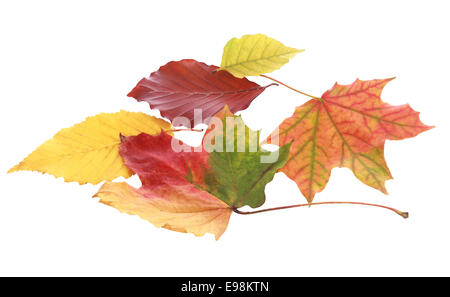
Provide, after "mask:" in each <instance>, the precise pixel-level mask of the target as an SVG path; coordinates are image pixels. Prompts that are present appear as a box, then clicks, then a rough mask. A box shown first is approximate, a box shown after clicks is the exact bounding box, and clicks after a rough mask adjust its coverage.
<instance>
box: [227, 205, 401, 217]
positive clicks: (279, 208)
mask: <svg viewBox="0 0 450 297" xmlns="http://www.w3.org/2000/svg"><path fill="white" fill-rule="evenodd" d="M323 204H356V205H366V206H374V207H380V208H384V209H388V210H391V211H393V212H395V213H396V214H398V215H399V216H402V217H403V218H405V219H407V218H408V213H407V212H403V211H400V210H397V209H395V208H392V207H388V206H384V205H379V204H372V203H364V202H343V201H329V202H316V203H305V204H295V205H288V206H280V207H274V208H266V209H261V210H255V211H241V210H239V209H237V208H233V211H234V212H235V213H238V214H242V215H248V214H255V213H260V212H266V211H273V210H281V209H287V208H294V207H302V206H311V205H323Z"/></svg>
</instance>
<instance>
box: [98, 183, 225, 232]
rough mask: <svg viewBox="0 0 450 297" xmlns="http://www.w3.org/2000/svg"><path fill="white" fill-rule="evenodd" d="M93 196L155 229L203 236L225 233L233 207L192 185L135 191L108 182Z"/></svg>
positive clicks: (121, 184)
mask: <svg viewBox="0 0 450 297" xmlns="http://www.w3.org/2000/svg"><path fill="white" fill-rule="evenodd" d="M94 197H98V198H100V202H102V203H104V204H107V205H109V206H112V207H115V208H116V209H118V210H119V211H120V212H124V213H127V214H131V215H138V216H139V217H141V218H142V219H144V220H147V221H149V222H150V223H152V224H153V225H155V226H156V227H162V228H166V229H169V230H173V231H177V232H187V233H193V234H195V235H196V236H202V235H204V234H205V233H211V234H214V235H215V237H216V239H219V237H220V236H221V235H222V234H223V233H224V232H225V230H226V228H227V226H228V221H229V219H230V215H231V212H232V210H231V208H230V207H229V206H228V205H227V204H226V203H225V202H223V201H221V200H219V199H217V198H216V197H214V196H212V195H211V194H209V193H208V192H205V191H203V190H200V189H197V188H196V187H195V186H193V185H189V184H184V185H164V186H159V187H153V188H149V187H147V188H144V187H143V188H141V189H139V190H138V189H135V188H133V187H131V186H130V185H128V184H127V183H113V182H106V183H105V184H104V185H103V186H102V187H101V188H100V190H99V191H98V192H97V194H95V196H94Z"/></svg>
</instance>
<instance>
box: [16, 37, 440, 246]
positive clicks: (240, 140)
mask: <svg viewBox="0 0 450 297" xmlns="http://www.w3.org/2000/svg"><path fill="white" fill-rule="evenodd" d="M301 52H302V50H298V49H295V48H291V47H287V46H285V45H283V44H282V43H281V42H279V41H276V40H274V39H272V38H269V37H267V36H265V35H262V34H256V35H245V36H243V37H242V38H240V39H237V38H233V39H231V40H230V41H229V42H228V43H227V44H226V45H225V48H224V51H223V57H222V63H221V65H220V67H218V66H213V65H206V64H205V63H202V62H198V61H195V60H192V59H185V60H181V61H172V62H169V63H167V64H166V65H164V66H162V67H160V68H159V70H157V71H155V72H153V73H151V74H150V76H149V77H147V78H143V79H142V80H140V81H139V82H138V84H137V85H136V86H135V87H134V88H133V89H132V90H131V92H130V93H129V94H128V96H129V97H132V98H135V99H136V100H137V101H145V102H147V103H148V104H149V105H150V108H152V109H157V110H159V111H160V113H161V116H162V117H164V118H166V119H168V120H169V121H170V122H169V121H166V120H164V119H159V118H156V117H153V116H150V115H146V114H144V113H138V112H127V111H120V112H117V113H112V114H105V113H102V114H99V115H96V116H93V117H89V118H87V119H86V120H85V121H84V122H82V123H79V124H76V125H74V126H72V127H70V128H66V129H62V130H61V131H59V132H58V133H57V134H56V135H55V136H54V137H53V138H52V139H50V140H48V141H47V142H45V143H43V144H42V145H41V146H39V147H38V148H37V149H36V150H35V151H34V152H33V153H31V154H30V155H29V156H28V157H26V158H25V159H24V160H23V161H22V162H20V163H19V164H17V165H16V166H14V167H13V168H11V169H10V171H9V172H13V171H19V170H33V171H39V172H42V173H49V174H52V175H54V176H55V177H63V178H64V180H65V181H66V182H72V181H75V182H78V183H80V184H85V183H91V184H98V183H100V182H105V183H104V184H103V185H102V186H101V188H100V189H99V191H98V192H97V193H96V194H95V196H94V197H97V198H99V199H100V202H102V203H104V204H107V205H110V206H112V207H115V208H117V209H118V210H119V211H121V212H124V213H128V214H132V215H138V216H140V217H141V218H143V219H145V220H148V221H149V222H151V223H152V224H154V225H155V226H157V227H163V228H167V229H170V230H174V231H179V232H189V233H193V234H195V235H197V236H201V235H204V234H205V233H212V234H214V235H215V237H216V239H218V238H219V237H220V236H221V235H222V234H223V233H224V232H225V230H226V228H227V225H228V221H229V219H230V215H231V213H232V212H233V211H234V212H237V213H240V211H239V210H238V208H240V207H243V206H250V207H252V208H258V207H260V206H261V205H263V204H264V202H265V193H264V189H265V186H266V184H267V183H269V182H270V181H272V179H273V177H274V175H275V173H277V172H279V171H281V172H283V173H285V174H286V175H287V176H288V177H289V178H290V179H292V180H293V181H295V183H296V184H297V185H298V187H299V189H300V191H301V193H303V195H304V196H305V198H306V200H307V202H308V203H309V204H311V203H312V201H313V199H314V196H315V195H316V194H317V193H318V192H320V191H322V190H323V189H324V188H325V186H326V184H327V182H328V179H329V177H330V173H331V169H332V168H334V167H347V168H349V169H350V170H352V171H353V173H354V175H355V177H356V178H357V179H359V180H360V181H361V182H363V183H364V184H366V185H368V186H370V187H373V188H375V189H378V190H380V191H381V192H383V193H387V192H386V188H385V181H386V180H388V179H391V178H392V176H391V173H390V171H389V168H388V167H387V164H386V161H385V159H384V143H385V141H386V140H388V139H389V140H393V139H404V138H408V137H414V136H416V135H417V134H419V133H421V132H423V131H426V130H428V129H430V128H432V127H430V126H426V125H424V124H423V123H422V122H421V121H420V119H419V116H418V112H416V111H414V110H413V109H412V108H411V107H410V106H409V105H401V106H392V105H389V104H387V103H384V102H383V101H382V100H381V97H380V96H381V93H382V90H383V87H384V86H385V85H386V84H387V83H388V82H389V81H391V80H392V79H390V78H388V79H374V80H368V81H362V80H358V79H357V80H356V81H355V82H354V83H352V84H351V85H339V84H337V83H336V84H335V85H334V86H333V87H332V88H331V89H330V90H328V91H326V92H325V93H324V94H323V95H322V96H321V97H315V96H310V95H308V96H309V97H311V99H310V100H309V101H307V102H306V103H304V104H303V105H300V106H298V107H297V108H296V109H295V112H294V114H293V115H292V116H291V117H289V118H287V119H285V120H284V121H283V122H282V123H281V125H279V127H277V128H276V129H275V131H274V132H273V133H272V134H271V135H270V136H269V137H268V138H267V139H265V140H263V141H261V140H260V139H259V131H253V130H251V129H249V128H248V127H247V126H246V125H245V123H244V122H243V120H242V118H241V117H240V116H236V115H235V113H236V112H238V111H241V110H244V109H246V108H247V107H248V106H249V105H250V104H251V102H252V101H253V100H254V99H255V98H256V97H257V96H258V95H260V94H261V93H263V92H264V90H265V89H266V88H268V87H270V86H271V85H274V83H270V84H267V85H265V86H260V85H258V84H256V83H255V82H252V81H250V80H248V79H247V78H246V77H248V76H260V75H261V76H263V77H266V78H269V79H271V78H270V77H267V76H265V75H264V74H265V73H270V72H272V71H274V70H277V69H279V68H281V67H282V66H283V65H284V64H286V63H287V62H288V61H289V59H291V58H293V57H294V56H295V55H297V54H298V53H301ZM272 80H274V79H272ZM275 81H276V80H275ZM299 93H301V92H299ZM199 123H205V124H207V125H208V129H207V130H206V132H205V134H204V137H203V141H202V143H201V145H199V146H198V147H191V146H189V145H187V144H185V143H183V142H181V141H180V140H178V139H176V138H175V137H174V136H173V135H174V132H176V131H177V128H176V127H179V126H184V127H186V128H193V127H194V125H195V124H199ZM190 133H198V132H190ZM265 143H273V144H277V145H278V146H279V148H278V150H276V151H266V150H264V149H263V148H262V147H261V145H262V144H265ZM263 160H266V161H263ZM134 174H137V175H138V176H139V178H140V180H141V183H142V186H141V187H140V188H138V189H136V188H134V187H132V186H130V185H129V184H127V183H126V182H113V180H115V179H116V178H118V177H124V178H128V177H130V176H132V175H134Z"/></svg>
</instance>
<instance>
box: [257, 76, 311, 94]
mask: <svg viewBox="0 0 450 297" xmlns="http://www.w3.org/2000/svg"><path fill="white" fill-rule="evenodd" d="M260 76H262V77H265V78H267V79H270V80H273V81H274V82H277V83H279V84H280V85H282V86H285V87H286V88H288V89H291V90H292V91H295V92H297V93H300V94H302V95H305V96H308V97H310V98H313V99H318V100H320V98H319V97H316V96H313V95H309V94H307V93H304V92H302V91H299V90H297V89H295V88H293V87H291V86H288V85H287V84H285V83H282V82H281V81H279V80H276V79H275V78H272V77H270V76H267V75H264V74H261V75H260Z"/></svg>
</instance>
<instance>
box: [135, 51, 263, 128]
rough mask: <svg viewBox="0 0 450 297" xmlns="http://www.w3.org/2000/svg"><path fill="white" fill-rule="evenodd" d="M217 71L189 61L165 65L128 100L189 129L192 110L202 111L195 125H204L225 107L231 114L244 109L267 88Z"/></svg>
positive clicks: (139, 84) (145, 79)
mask: <svg viewBox="0 0 450 297" xmlns="http://www.w3.org/2000/svg"><path fill="white" fill-rule="evenodd" d="M217 69H218V67H217V66H213V65H210V66H208V65H206V64H205V63H201V62H197V61H195V60H192V59H186V60H181V61H176V62H174V61H173V62H169V63H167V64H166V65H164V66H162V67H161V68H159V70H158V71H155V72H153V73H152V74H151V75H150V77H148V78H143V79H142V80H141V81H140V82H139V83H138V84H137V85H136V87H134V89H133V90H132V91H131V92H130V93H129V94H128V96H129V97H133V98H135V99H137V100H138V101H145V102H148V103H149V104H150V107H151V108H152V109H159V110H160V112H161V115H162V116H164V117H166V118H168V119H169V120H171V121H173V119H174V118H175V117H179V116H184V117H186V118H188V119H189V121H190V122H191V127H193V126H194V109H200V110H201V111H202V119H201V122H200V121H199V122H196V123H195V124H200V123H207V122H208V121H209V118H210V117H211V116H213V115H215V114H216V113H218V112H219V111H220V110H222V109H223V107H224V106H225V105H228V107H229V108H230V110H231V112H233V113H236V112H237V111H239V110H243V109H246V108H247V107H248V106H249V105H250V103H251V102H252V101H253V99H255V98H256V96H258V95H259V94H261V93H262V92H263V91H264V89H265V88H267V87H268V86H265V87H261V86H260V85H258V84H256V83H254V82H251V81H249V80H248V79H246V78H236V77H234V76H233V75H231V74H230V73H228V72H227V71H216V70H217ZM269 86H270V85H269ZM175 125H177V126H180V124H177V123H175Z"/></svg>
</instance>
